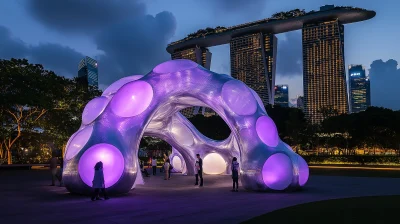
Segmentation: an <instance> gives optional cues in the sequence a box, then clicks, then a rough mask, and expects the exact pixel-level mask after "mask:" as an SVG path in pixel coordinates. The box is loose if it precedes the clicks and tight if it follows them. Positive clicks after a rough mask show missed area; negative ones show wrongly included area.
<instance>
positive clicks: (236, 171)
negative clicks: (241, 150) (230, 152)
mask: <svg viewBox="0 0 400 224" xmlns="http://www.w3.org/2000/svg"><path fill="white" fill-rule="evenodd" d="M239 170H240V169H239V163H238V162H237V158H236V157H233V160H232V180H233V188H232V191H236V192H238V191H239V190H238V188H239Z"/></svg>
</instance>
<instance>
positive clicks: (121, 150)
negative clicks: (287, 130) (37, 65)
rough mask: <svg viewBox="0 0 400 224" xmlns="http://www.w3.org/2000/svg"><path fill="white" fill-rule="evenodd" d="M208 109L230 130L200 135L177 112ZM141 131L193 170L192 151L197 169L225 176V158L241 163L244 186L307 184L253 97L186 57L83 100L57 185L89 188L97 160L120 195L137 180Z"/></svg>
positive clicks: (304, 171) (300, 164) (304, 169)
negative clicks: (200, 164) (199, 162)
mask: <svg viewBox="0 0 400 224" xmlns="http://www.w3.org/2000/svg"><path fill="white" fill-rule="evenodd" d="M191 106H203V107H209V108H212V109H213V110H214V111H216V112H217V113H218V114H219V116H221V118H222V119H224V121H225V122H226V123H227V125H228V126H229V127H230V129H231V131H232V132H231V135H230V136H229V137H228V138H227V139H225V140H223V141H216V140H212V139H209V138H207V137H205V136H204V135H202V134H201V133H200V132H199V131H198V130H196V128H195V127H194V126H193V125H192V124H191V123H190V122H189V121H188V120H187V119H186V118H185V117H184V116H183V115H181V114H180V113H179V111H180V110H181V109H183V108H186V107H191ZM143 136H153V137H158V138H161V139H163V140H165V141H166V142H168V143H169V144H170V145H172V146H173V147H174V148H175V149H176V151H177V152H178V153H179V156H180V159H181V161H182V162H184V163H185V167H184V168H185V170H186V174H187V175H193V174H194V161H195V155H196V154H200V155H201V157H202V158H204V172H206V173H209V174H220V173H226V174H229V173H230V169H231V167H230V161H232V158H233V157H237V158H238V159H239V162H240V178H241V182H242V185H243V187H244V188H246V189H248V190H254V191H267V190H285V189H288V188H298V187H301V186H303V185H305V184H306V182H307V180H308V175H309V170H308V166H307V163H306V162H305V161H304V159H303V158H301V157H300V156H299V155H297V154H296V153H294V152H293V150H292V149H291V148H290V147H289V146H288V145H287V144H285V143H284V142H282V141H281V140H280V139H279V136H278V132H277V129H276V126H275V124H274V122H273V121H272V120H271V118H269V117H268V115H267V113H266V111H265V109H264V106H263V104H262V102H261V100H260V98H259V96H258V95H257V94H256V93H255V92H254V91H253V90H252V89H251V88H249V87H248V86H246V85H245V84H244V83H243V82H241V81H239V80H236V79H233V78H232V77H230V76H228V75H223V74H216V73H213V72H211V71H208V70H206V69H205V68H203V67H201V66H200V65H198V64H196V63H194V62H192V61H190V60H172V61H167V62H164V63H162V64H160V65H158V66H157V67H155V68H154V69H153V70H152V71H151V72H149V73H148V74H147V75H144V76H142V75H134V76H129V77H125V78H123V79H120V80H118V81H116V82H115V83H113V84H112V85H110V86H109V87H108V88H107V89H106V90H105V91H104V93H103V95H102V96H100V97H97V98H95V99H93V100H92V101H90V102H89V103H88V104H87V105H86V107H85V109H84V111H83V114H82V125H81V127H80V129H79V130H78V131H77V132H76V133H75V134H74V135H72V137H71V138H70V140H69V141H68V144H67V150H66V153H65V156H64V160H65V161H64V173H63V179H64V184H65V186H66V187H67V189H68V190H69V191H70V192H74V193H81V194H88V193H90V192H91V186H92V179H93V175H94V165H95V163H96V162H98V161H102V162H103V164H104V176H105V187H106V188H107V190H108V192H109V193H110V194H122V193H127V192H129V190H131V189H132V188H134V186H135V184H138V183H142V182H143V180H142V177H141V173H140V168H139V161H138V148H139V143H140V140H141V138H142V137H143Z"/></svg>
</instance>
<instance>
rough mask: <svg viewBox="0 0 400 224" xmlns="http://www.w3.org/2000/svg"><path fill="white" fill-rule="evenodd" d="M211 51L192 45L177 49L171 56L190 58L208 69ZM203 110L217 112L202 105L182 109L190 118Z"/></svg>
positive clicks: (204, 112)
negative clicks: (201, 106)
mask: <svg viewBox="0 0 400 224" xmlns="http://www.w3.org/2000/svg"><path fill="white" fill-rule="evenodd" d="M211 56H212V54H211V52H210V51H209V50H208V48H206V47H198V46H195V47H192V48H187V49H183V50H178V51H175V52H174V53H173V54H171V58H172V59H173V60H174V59H188V60H191V61H194V62H196V63H197V64H199V65H201V66H203V67H204V68H206V69H210V67H211ZM199 111H200V112H202V114H205V115H206V116H211V115H215V114H216V113H215V112H214V111H213V110H212V109H210V108H200V107H188V108H185V109H183V110H181V111H180V113H181V114H183V115H184V116H185V117H187V118H190V117H192V116H193V115H195V114H198V113H199Z"/></svg>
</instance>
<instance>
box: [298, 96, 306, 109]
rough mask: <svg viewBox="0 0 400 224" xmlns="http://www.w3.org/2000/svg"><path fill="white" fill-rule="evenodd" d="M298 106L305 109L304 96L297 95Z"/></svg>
mask: <svg viewBox="0 0 400 224" xmlns="http://www.w3.org/2000/svg"><path fill="white" fill-rule="evenodd" d="M297 108H298V109H300V110H302V111H304V97H303V96H298V97H297Z"/></svg>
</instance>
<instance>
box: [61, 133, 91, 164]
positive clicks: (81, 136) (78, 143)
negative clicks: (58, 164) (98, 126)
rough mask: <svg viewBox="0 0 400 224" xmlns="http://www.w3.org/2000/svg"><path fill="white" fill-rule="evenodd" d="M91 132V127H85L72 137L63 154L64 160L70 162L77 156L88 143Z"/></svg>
mask: <svg viewBox="0 0 400 224" xmlns="http://www.w3.org/2000/svg"><path fill="white" fill-rule="evenodd" d="M92 132H93V126H87V127H86V128H84V129H82V130H80V131H78V132H77V133H75V134H74V135H72V137H71V138H70V140H69V142H68V144H67V147H66V148H67V152H66V153H65V159H66V160H70V159H72V158H73V157H74V156H76V154H78V152H79V151H80V150H81V149H82V148H83V147H84V146H85V145H86V143H87V142H88V141H89V139H90V136H91V135H92Z"/></svg>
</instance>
